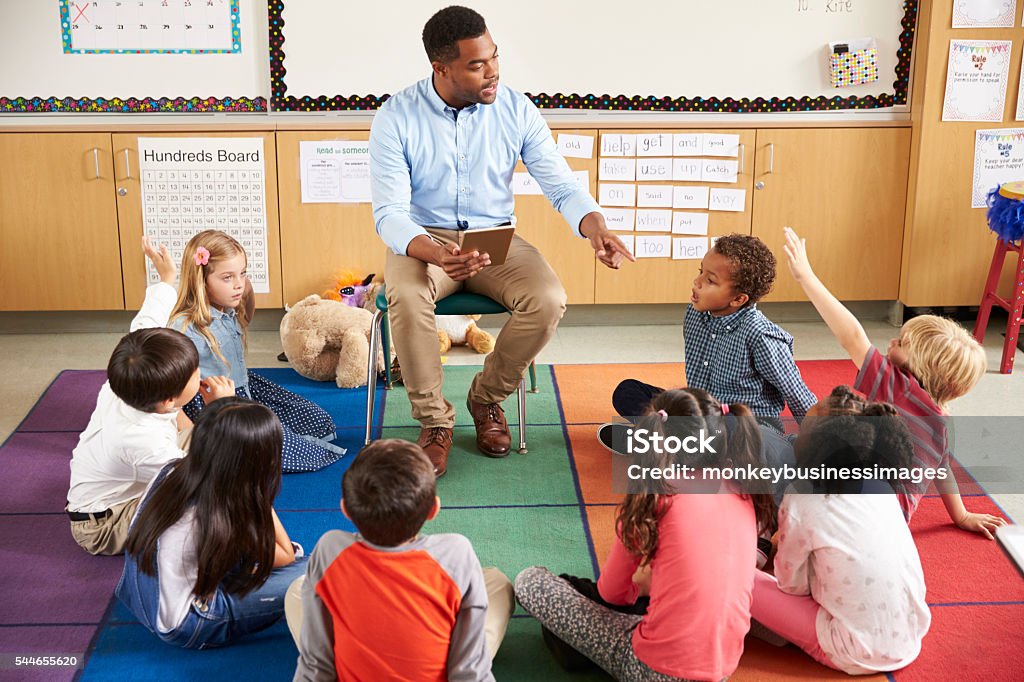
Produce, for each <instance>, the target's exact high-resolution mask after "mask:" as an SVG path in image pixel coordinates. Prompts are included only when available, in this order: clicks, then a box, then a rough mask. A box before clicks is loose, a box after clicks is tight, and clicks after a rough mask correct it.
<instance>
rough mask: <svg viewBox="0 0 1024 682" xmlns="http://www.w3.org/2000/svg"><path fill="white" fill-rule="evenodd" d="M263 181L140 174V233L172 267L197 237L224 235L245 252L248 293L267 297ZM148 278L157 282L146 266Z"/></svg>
mask: <svg viewBox="0 0 1024 682" xmlns="http://www.w3.org/2000/svg"><path fill="white" fill-rule="evenodd" d="M264 179H265V178H264V174H263V171H261V170H174V169H170V170H146V171H143V172H142V211H143V216H144V221H143V224H144V231H145V233H146V235H148V236H149V237H150V239H152V240H154V241H157V242H159V243H160V244H163V245H165V246H166V247H167V248H168V250H169V251H170V252H171V254H172V256H173V257H174V258H175V260H176V261H178V262H180V261H181V256H182V254H183V253H184V251H185V244H187V243H188V240H189V239H191V238H192V237H193V235H195V234H196V233H197V232H201V231H203V230H206V229H216V230H221V231H223V232H226V233H227V234H230V235H231V236H232V237H234V238H235V239H237V240H238V241H239V243H241V245H242V247H243V248H244V249H245V252H246V255H247V257H248V265H247V268H248V273H249V280H250V281H251V282H252V286H253V290H254V291H255V292H256V293H268V292H269V291H270V282H269V277H268V273H267V259H266V252H267V223H266V215H265V208H264ZM148 279H149V283H150V284H155V283H156V282H158V281H160V278H159V277H158V276H157V273H156V270H155V269H154V268H153V267H152V265H151V264H150V266H149V268H148Z"/></svg>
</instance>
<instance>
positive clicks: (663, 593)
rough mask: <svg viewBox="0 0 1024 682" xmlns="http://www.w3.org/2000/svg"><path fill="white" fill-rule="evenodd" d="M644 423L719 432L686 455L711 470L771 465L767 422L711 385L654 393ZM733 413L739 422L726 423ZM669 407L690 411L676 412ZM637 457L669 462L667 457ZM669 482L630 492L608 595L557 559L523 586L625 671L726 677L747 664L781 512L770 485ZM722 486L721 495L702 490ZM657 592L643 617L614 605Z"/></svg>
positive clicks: (574, 637) (528, 604)
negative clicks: (760, 565)
mask: <svg viewBox="0 0 1024 682" xmlns="http://www.w3.org/2000/svg"><path fill="white" fill-rule="evenodd" d="M650 411H651V412H650V414H649V415H648V416H647V417H646V418H645V419H644V420H643V421H641V422H640V423H639V424H637V429H640V428H647V429H648V430H649V431H652V432H654V431H656V432H658V433H659V434H661V435H662V436H666V437H667V436H671V435H677V436H678V437H680V438H682V437H683V436H685V435H686V434H684V433H683V431H686V433H696V432H697V431H699V430H700V429H703V431H704V433H705V434H715V435H714V436H713V438H712V439H711V441H710V442H711V447H710V448H708V451H707V452H704V453H696V454H685V455H682V457H683V459H682V460H681V461H680V462H679V463H685V464H688V465H689V466H691V467H695V472H696V474H695V478H696V479H697V480H698V481H699V480H700V479H701V478H702V474H701V472H702V470H704V469H707V468H716V467H718V466H721V463H724V462H728V463H729V464H730V465H732V466H746V465H747V464H748V463H750V464H751V465H753V466H758V467H759V466H761V464H760V460H759V459H758V456H757V453H758V452H759V450H760V435H759V433H758V428H757V422H756V421H755V420H754V419H753V417H751V415H750V410H749V409H747V407H746V406H745V405H735V406H733V407H732V409H731V410H730V409H729V408H728V407H723V406H722V405H720V404H719V403H718V401H716V400H715V399H714V398H713V397H711V395H710V394H708V393H707V392H706V391H702V390H700V389H693V388H686V389H679V390H671V391H665V392H664V393H662V394H660V395H658V396H657V397H655V398H654V400H653V401H652V403H651V407H650ZM723 413H731V414H733V415H736V416H737V417H746V419H737V420H732V419H730V420H729V421H733V422H736V423H734V424H730V425H729V428H727V427H726V423H725V422H726V420H725V419H723ZM669 417H689V419H674V420H671V421H670V420H669V419H668V418H669ZM633 463H634V464H641V465H644V466H659V467H661V466H666V465H670V464H671V463H672V462H668V460H667V459H666V458H665V457H664V456H656V459H655V460H654V461H652V460H651V459H649V458H648V459H647V460H646V461H641V460H640V458H636V459H634V460H633ZM682 485H683V486H685V488H686V490H687V492H685V493H683V492H681V490H682V489H683V488H680V487H675V486H673V487H672V488H670V487H669V486H668V485H666V484H664V483H663V482H661V481H658V482H652V483H648V486H647V490H646V491H644V492H639V493H636V494H630V495H627V496H626V499H625V500H624V501H623V502H622V504H621V505H620V506H619V510H618V518H617V531H618V532H617V538H616V542H615V544H614V545H613V547H612V550H611V553H610V554H609V556H608V560H607V562H606V563H605V565H604V569H603V570H602V572H601V578H600V580H599V581H598V589H599V591H600V597H601V598H602V599H603V600H604V601H605V602H606V603H607V604H608V605H605V604H601V603H598V602H597V601H594V600H592V599H589V598H587V597H586V596H584V595H582V594H580V593H579V592H578V591H576V589H574V588H573V586H572V585H570V584H569V582H567V581H566V580H564V579H562V578H560V577H557V576H555V575H553V574H552V573H551V572H549V571H548V570H547V569H545V568H540V567H533V568H528V569H526V570H524V571H523V572H522V573H520V574H519V576H518V577H517V578H516V584H515V587H516V596H517V597H518V598H519V601H520V603H521V604H522V605H523V607H524V608H525V609H526V610H527V611H529V612H530V613H531V614H532V615H533V616H534V617H535V618H536V619H537V620H538V621H540V623H541V625H543V626H544V627H546V628H548V629H549V630H550V631H551V632H552V633H553V634H554V635H556V636H557V637H559V638H560V639H562V640H563V641H564V642H566V643H567V644H568V645H569V646H571V647H573V648H575V649H576V650H577V651H578V652H580V653H581V654H583V655H584V656H586V657H588V658H589V659H591V660H592V661H593V662H595V663H596V664H597V665H599V666H601V667H602V668H604V669H605V670H606V671H607V672H608V673H610V674H611V675H612V676H613V677H615V678H616V679H619V680H679V679H683V680H722V679H724V678H727V677H728V676H729V675H731V674H732V672H733V671H734V670H735V669H736V666H737V664H738V662H739V658H740V655H741V654H742V653H743V638H744V636H745V635H746V634H747V631H748V630H749V628H750V603H751V592H752V589H753V579H754V571H755V570H756V569H755V559H756V558H755V553H756V550H755V548H756V546H757V535H758V531H759V529H768V528H770V527H771V526H772V524H773V522H774V515H775V507H774V502H773V500H772V497H771V495H770V494H767V492H768V491H766V494H753V495H740V494H737V493H735V492H732V491H730V490H728V489H725V488H722V487H721V484H720V483H719V482H718V481H714V482H713V484H711V485H709V484H705V483H698V482H697V481H691V482H689V483H683V484H682ZM702 493H713V494H702ZM641 596H649V597H650V605H649V606H648V608H647V613H646V614H645V615H643V616H638V615H633V614H629V613H622V612H619V611H617V610H614V608H613V607H612V606H613V605H623V604H633V603H634V602H635V601H636V600H637V599H638V598H639V597H641Z"/></svg>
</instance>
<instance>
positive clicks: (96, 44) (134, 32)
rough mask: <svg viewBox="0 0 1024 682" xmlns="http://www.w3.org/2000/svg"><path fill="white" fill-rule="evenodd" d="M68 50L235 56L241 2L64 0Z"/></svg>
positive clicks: (238, 46)
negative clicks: (231, 54)
mask: <svg viewBox="0 0 1024 682" xmlns="http://www.w3.org/2000/svg"><path fill="white" fill-rule="evenodd" d="M60 9H61V35H62V38H63V43H64V52H66V53H72V54H82V53H115V54H126V53H150V52H183V53H190V54H197V53H234V52H240V51H241V49H242V41H241V30H240V28H239V14H238V0H81V1H79V0H60Z"/></svg>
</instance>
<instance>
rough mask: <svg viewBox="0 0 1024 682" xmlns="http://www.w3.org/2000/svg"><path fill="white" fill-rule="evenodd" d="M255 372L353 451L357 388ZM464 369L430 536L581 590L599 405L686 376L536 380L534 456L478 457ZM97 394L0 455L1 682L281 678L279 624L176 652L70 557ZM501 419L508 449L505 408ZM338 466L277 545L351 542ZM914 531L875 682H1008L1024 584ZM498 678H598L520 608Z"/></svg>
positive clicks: (599, 467)
mask: <svg viewBox="0 0 1024 682" xmlns="http://www.w3.org/2000/svg"><path fill="white" fill-rule="evenodd" d="M799 365H800V367H801V370H802V372H803V375H804V378H805V380H806V381H807V383H808V385H809V386H810V387H811V389H812V390H813V391H814V392H815V393H817V394H818V395H824V394H826V393H827V392H828V391H829V390H830V389H831V388H832V386H834V385H836V384H839V383H851V382H852V381H853V378H854V372H853V365H852V364H851V363H850V362H848V361H808V362H801V363H799ZM259 371H260V372H261V373H264V374H265V375H266V376H267V377H269V378H270V379H272V380H273V381H276V382H278V383H280V384H282V385H284V386H286V387H287V388H290V389H291V390H294V391H296V392H298V393H301V394H303V395H305V396H307V397H309V398H310V399H312V400H315V401H317V402H319V403H320V404H322V405H323V406H324V407H325V408H327V409H328V410H329V411H330V412H331V414H332V415H333V416H334V417H335V419H336V421H337V422H338V425H339V427H340V433H341V442H342V444H343V445H344V446H346V447H348V448H350V451H351V452H352V453H353V454H354V453H355V452H356V451H357V450H358V449H359V447H360V445H361V443H362V437H363V418H364V417H363V415H364V410H365V399H366V394H365V391H364V390H362V389H353V390H347V391H346V390H338V389H337V388H335V387H334V386H333V384H329V383H322V384H321V383H315V382H310V381H307V380H305V379H302V378H301V377H299V376H298V375H297V374H295V373H294V372H292V370H290V369H280V368H277V369H267V370H259ZM474 372H475V369H473V368H469V367H449V368H447V369H446V370H445V373H446V382H445V391H446V393H447V395H448V396H449V399H450V400H451V401H452V402H453V403H454V404H455V405H456V408H457V410H458V414H457V417H456V419H457V423H458V424H459V426H458V427H457V428H456V432H455V446H454V449H453V452H452V456H451V460H450V462H449V468H448V474H447V476H445V477H444V478H443V479H441V481H440V482H439V485H438V493H439V495H440V496H441V501H442V512H441V514H440V515H439V516H438V518H437V520H435V521H434V522H432V523H430V524H428V525H427V526H426V527H425V530H426V532H442V531H455V532H459V533H463V534H464V535H466V536H468V537H469V538H470V539H471V540H472V541H473V544H474V546H475V547H476V550H477V553H478V554H479V556H480V559H481V561H482V563H483V564H484V565H494V566H498V567H499V568H501V569H502V570H503V571H504V572H505V573H506V574H507V575H508V576H510V577H514V576H515V575H516V573H517V572H518V571H520V570H521V569H523V568H525V567H527V566H530V565H534V564H540V565H546V566H549V567H551V568H552V569H553V570H555V571H556V572H567V573H574V574H577V575H586V576H594V575H595V574H596V572H597V570H598V567H599V565H600V563H601V562H602V561H603V560H604V558H605V556H606V555H607V552H608V549H609V546H610V542H611V540H612V519H613V517H614V505H615V503H616V502H617V497H616V496H615V495H613V494H612V493H611V491H610V485H609V476H610V463H609V459H608V455H607V453H606V452H605V451H604V450H603V449H602V448H601V447H600V446H598V445H597V444H596V441H595V438H594V429H595V427H596V425H597V424H599V423H602V422H604V421H606V420H608V419H610V418H611V417H612V416H613V415H612V412H611V406H610V403H609V396H610V395H611V391H612V389H613V388H614V386H615V384H616V383H617V382H618V381H619V380H620V379H622V378H626V377H633V378H637V379H641V380H644V381H648V382H650V383H655V384H668V383H672V381H673V378H676V379H677V380H681V377H682V376H683V371H682V365H680V364H645V365H565V366H558V367H540V368H538V380H539V381H538V383H539V393H536V394H530V395H529V396H528V399H527V402H528V415H527V416H528V419H527V421H528V429H527V442H528V447H529V453H528V454H525V455H521V454H518V453H515V452H513V453H512V454H511V455H510V456H509V457H508V458H506V459H501V460H493V459H488V458H485V457H483V456H480V455H479V454H477V453H476V452H475V449H474V431H473V428H472V422H471V420H470V419H469V416H468V414H467V413H466V410H465V405H464V400H463V396H464V395H465V394H466V391H467V389H468V386H469V382H470V380H471V378H472V375H473V373H474ZM102 381H103V373H102V372H98V371H65V372H62V373H61V374H60V375H59V376H58V377H57V378H56V379H55V380H54V382H53V383H52V384H51V386H50V387H49V389H48V390H47V391H46V393H45V394H44V395H43V397H42V398H40V400H39V402H38V403H37V404H36V406H35V407H34V408H33V410H32V412H31V413H30V414H29V415H28V417H26V418H25V420H24V421H23V422H22V423H21V425H20V426H19V427H18V429H17V430H16V431H15V433H14V434H12V435H11V437H10V438H9V439H8V440H7V441H6V442H5V443H4V444H3V446H2V447H0V470H2V471H3V475H2V476H0V590H2V592H3V597H4V608H2V609H0V680H71V679H79V680H86V681H92V680H117V681H118V682H127V681H128V680H168V679H180V680H190V679H211V678H213V679H215V678H217V677H223V678H225V679H242V680H288V679H291V675H292V671H293V670H294V662H295V657H296V655H297V654H296V650H295V646H294V645H293V644H292V641H291V638H290V637H289V635H288V632H287V629H286V627H285V625H284V623H283V622H282V623H280V624H278V625H277V626H275V627H273V628H271V629H269V630H267V631H265V632H263V633H260V634H259V635H256V636H254V637H252V638H250V639H248V640H246V641H243V642H241V643H239V644H237V645H235V646H232V647H229V648H226V649H222V650H213V651H182V650H177V649H173V648H171V647H168V646H166V645H164V644H162V643H161V642H160V641H159V640H157V638H156V637H154V636H153V635H151V634H150V633H149V632H147V631H146V630H145V629H144V628H143V627H142V626H141V625H139V624H138V623H137V622H136V621H135V619H134V618H133V617H132V616H131V614H130V613H128V612H127V611H126V610H125V609H124V608H123V607H122V606H120V604H118V603H117V601H116V600H114V599H112V598H111V595H112V592H113V588H114V586H115V584H116V582H117V579H118V577H119V576H120V572H121V566H122V563H123V561H122V559H121V558H120V557H91V556H88V555H87V554H85V553H83V552H82V551H81V550H80V549H79V548H78V547H77V546H76V545H75V544H74V541H73V540H72V539H71V535H70V532H69V531H68V526H67V519H66V517H65V515H64V514H63V512H62V508H63V505H64V500H65V495H66V493H67V485H68V461H69V459H70V456H71V450H72V448H73V447H74V445H75V443H76V442H77V439H78V434H79V432H80V431H81V430H82V429H83V428H84V427H85V425H86V423H87V421H88V418H89V414H90V412H91V411H92V408H93V406H94V404H95V397H96V394H97V392H98V390H99V386H100V385H101V383H102ZM376 399H377V401H378V405H379V407H378V408H377V411H376V414H377V415H378V417H377V424H376V427H375V432H376V434H377V435H381V434H383V435H384V436H385V437H401V438H415V437H416V434H417V428H416V426H415V425H414V424H413V422H412V421H411V419H410V417H409V406H408V401H407V399H406V397H405V393H404V391H403V390H402V389H401V388H400V387H398V388H397V389H396V390H394V391H390V392H388V393H387V394H386V397H385V393H384V392H383V391H379V393H378V395H377V398H376ZM506 414H507V415H508V417H509V420H510V421H511V422H512V428H513V437H515V420H516V417H515V415H516V411H515V406H514V397H513V400H510V401H509V403H508V404H507V405H506ZM350 460H351V458H350V457H346V458H345V459H344V460H342V461H341V462H339V463H338V464H335V465H334V466H332V467H329V468H328V469H326V470H324V471H322V472H318V473H313V474H291V475H288V476H285V477H284V483H283V486H282V491H281V494H280V496H279V498H278V500H277V504H276V506H277V509H278V510H279V512H280V515H281V518H282V520H283V522H284V524H285V525H286V527H287V528H288V530H289V533H290V534H291V535H292V537H293V538H294V539H295V540H297V541H299V542H301V543H302V544H303V545H304V546H305V547H307V548H312V547H313V545H314V544H315V543H316V540H317V538H318V537H319V536H320V535H321V534H322V533H323V532H324V531H326V530H328V529H330V528H351V526H350V525H349V524H348V522H347V521H346V520H345V518H344V517H343V516H342V514H341V512H340V511H339V510H338V503H339V500H338V497H339V491H340V480H341V475H342V473H343V472H344V470H345V468H346V467H347V465H348V462H349V461H350ZM966 502H967V504H968V506H969V507H970V508H971V509H974V510H979V511H990V512H993V513H999V510H998V508H997V507H996V505H995V504H994V503H993V502H992V501H991V500H990V499H989V498H988V497H987V496H985V495H984V494H983V493H981V492H978V493H973V494H970V496H969V497H968V499H967V500H966ZM912 529H913V531H914V536H915V539H916V541H917V544H918V547H919V550H920V553H921V558H922V562H923V564H924V569H925V576H926V580H927V584H928V601H929V603H930V604H931V606H932V616H933V625H932V629H931V632H930V633H929V634H928V636H927V637H926V639H925V641H924V648H923V651H922V653H921V656H920V658H919V659H918V660H917V661H916V662H915V663H914V664H913V665H911V666H910V667H908V668H907V669H905V670H903V671H900V672H898V673H895V674H894V675H891V676H888V677H889V678H891V679H894V680H899V681H900V682H903V681H904V680H908V681H915V680H936V679H949V678H951V677H956V678H958V679H968V678H970V679H979V680H981V679H985V680H1004V679H1014V678H1016V679H1020V678H1019V674H1020V670H1021V669H1024V648H1022V647H1021V646H1020V633H1021V632H1024V581H1022V580H1021V579H1020V576H1019V575H1017V573H1016V572H1015V571H1014V570H1013V569H1012V567H1011V566H1010V565H1009V563H1008V562H1007V561H1006V559H1005V557H1003V556H1002V553H1001V552H1000V550H999V549H998V547H997V546H996V544H995V543H994V542H990V541H988V540H985V539H983V538H981V537H979V536H974V535H970V534H968V533H964V532H962V531H959V530H957V529H956V528H954V527H952V526H951V525H950V524H949V522H948V520H947V519H946V517H945V512H944V510H943V507H942V503H941V501H940V500H939V499H938V498H937V497H929V498H926V499H925V500H924V502H923V503H922V507H921V509H920V511H919V512H918V513H917V515H916V516H915V517H914V521H913V524H912ZM694 551H700V548H695V550H694ZM33 653H35V654H49V655H53V654H71V655H77V656H79V657H80V658H81V659H83V665H82V666H80V669H77V670H76V669H74V668H61V669H55V668H48V669H27V668H15V667H14V666H13V655H15V654H18V655H25V654H33ZM1015 670H1016V671H1017V672H1016V673H1015V672H1013V671H1015ZM494 673H495V676H496V677H497V679H498V680H502V681H504V680H558V679H571V680H578V681H580V682H584V681H587V682H589V681H590V680H603V679H608V678H607V677H606V676H604V675H602V674H600V673H597V672H595V673H583V674H573V675H569V674H567V673H564V672H563V671H562V670H561V669H560V668H558V667H557V665H556V664H555V663H554V661H553V659H552V658H551V656H550V655H549V654H548V652H547V651H546V649H545V648H544V645H543V643H542V641H541V638H540V632H539V627H538V626H537V624H536V622H535V621H533V620H532V619H531V618H529V617H528V616H527V615H526V614H524V613H522V612H521V611H517V614H516V616H515V617H514V618H513V620H512V623H511V626H510V628H509V632H508V635H507V636H506V638H505V641H504V643H503V645H502V648H501V650H500V652H499V653H498V655H497V657H496V658H495V661H494ZM845 677H846V676H845V675H842V674H840V673H835V672H833V671H830V670H828V669H826V668H824V667H822V666H820V665H817V664H816V663H813V662H812V661H810V659H808V658H807V657H806V656H804V655H803V654H802V653H801V652H800V651H798V650H796V649H795V648H793V647H786V648H782V649H777V648H774V647H771V646H768V645H766V644H763V643H762V642H759V641H757V640H752V639H748V640H747V647H746V652H745V653H744V656H743V660H742V662H741V665H740V668H739V669H738V670H737V671H736V673H735V675H734V676H733V677H732V679H733V680H739V681H747V680H787V679H806V680H812V679H813V680H819V679H840V678H845ZM885 677H886V676H882V675H879V676H875V677H872V678H870V679H878V680H881V679H884V678H885Z"/></svg>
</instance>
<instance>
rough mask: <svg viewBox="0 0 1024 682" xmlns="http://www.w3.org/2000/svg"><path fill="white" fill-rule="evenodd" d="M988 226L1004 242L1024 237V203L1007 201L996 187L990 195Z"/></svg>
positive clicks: (1014, 200) (988, 199) (988, 200)
mask: <svg viewBox="0 0 1024 682" xmlns="http://www.w3.org/2000/svg"><path fill="white" fill-rule="evenodd" d="M986 203H987V204H988V214H987V215H988V226H989V228H990V229H991V230H992V231H993V232H995V233H996V234H997V235H999V238H1000V239H1002V240H1003V241H1004V242H1017V241H1020V240H1021V238H1022V237H1024V201H1018V200H1017V199H1007V198H1006V197H1004V196H1003V195H1001V194H1000V193H999V187H996V188H995V189H993V190H992V191H991V192H989V193H988V198H987V201H986Z"/></svg>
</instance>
